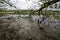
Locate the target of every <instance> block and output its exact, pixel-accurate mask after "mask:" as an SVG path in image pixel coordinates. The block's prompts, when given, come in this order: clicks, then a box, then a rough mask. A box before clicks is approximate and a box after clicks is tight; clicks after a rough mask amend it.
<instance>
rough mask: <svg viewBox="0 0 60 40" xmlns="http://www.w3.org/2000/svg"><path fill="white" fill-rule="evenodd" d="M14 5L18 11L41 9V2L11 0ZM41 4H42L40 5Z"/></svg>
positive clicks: (36, 0) (35, 0)
mask: <svg viewBox="0 0 60 40" xmlns="http://www.w3.org/2000/svg"><path fill="white" fill-rule="evenodd" d="M10 2H11V3H12V4H13V5H15V6H16V7H17V9H39V8H40V5H38V3H39V0H30V1H28V0H11V1H10ZM40 4H41V3H40Z"/></svg>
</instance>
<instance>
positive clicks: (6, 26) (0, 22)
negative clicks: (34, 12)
mask: <svg viewBox="0 0 60 40" xmlns="http://www.w3.org/2000/svg"><path fill="white" fill-rule="evenodd" d="M24 17H26V16H24ZM42 18H43V17H41V16H33V17H32V18H31V19H32V20H30V19H29V18H22V17H21V16H19V15H9V16H2V17H0V40H60V19H55V18H53V17H45V19H44V20H43V21H42ZM36 20H37V21H36ZM38 20H39V22H41V21H42V22H41V23H38Z"/></svg>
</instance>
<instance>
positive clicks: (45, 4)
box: [38, 0, 60, 15]
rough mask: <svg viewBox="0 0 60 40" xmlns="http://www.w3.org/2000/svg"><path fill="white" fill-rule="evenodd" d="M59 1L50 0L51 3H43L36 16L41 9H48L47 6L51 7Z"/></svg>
mask: <svg viewBox="0 0 60 40" xmlns="http://www.w3.org/2000/svg"><path fill="white" fill-rule="evenodd" d="M59 1H60V0H52V1H49V2H46V3H44V4H43V6H42V7H41V8H40V9H39V10H38V11H39V14H38V15H40V11H41V10H42V9H44V8H46V7H48V6H49V5H52V4H54V3H56V2H59Z"/></svg>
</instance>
